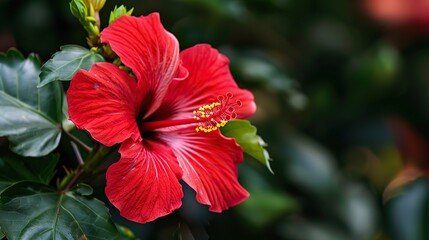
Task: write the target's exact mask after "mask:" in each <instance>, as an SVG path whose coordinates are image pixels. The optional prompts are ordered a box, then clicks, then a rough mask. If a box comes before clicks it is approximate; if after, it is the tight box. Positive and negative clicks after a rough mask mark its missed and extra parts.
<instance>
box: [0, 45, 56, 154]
mask: <svg viewBox="0 0 429 240" xmlns="http://www.w3.org/2000/svg"><path fill="white" fill-rule="evenodd" d="M40 66H41V63H40V61H39V59H38V58H37V57H36V56H35V55H32V54H31V55H30V56H29V57H28V58H27V59H25V58H24V57H23V56H22V55H21V54H20V53H19V52H18V51H16V50H14V49H11V50H9V51H8V52H7V53H6V54H2V55H0V112H1V114H0V136H6V137H8V139H9V142H10V143H11V149H12V150H13V151H14V152H16V153H18V154H20V155H23V156H31V157H37V156H43V155H47V154H48V153H50V152H51V151H52V150H53V149H55V148H56V147H57V146H58V143H59V141H60V137H61V129H60V123H61V120H62V112H61V107H62V106H61V102H62V99H61V96H62V90H61V88H60V86H59V85H58V83H52V84H49V85H46V86H45V87H43V88H37V84H38V82H39V77H38V76H39V72H40Z"/></svg>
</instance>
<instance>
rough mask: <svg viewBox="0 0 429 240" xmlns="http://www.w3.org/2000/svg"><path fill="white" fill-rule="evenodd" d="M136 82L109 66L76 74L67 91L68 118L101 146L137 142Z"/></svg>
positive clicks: (113, 66)
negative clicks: (126, 140) (130, 139)
mask: <svg viewBox="0 0 429 240" xmlns="http://www.w3.org/2000/svg"><path fill="white" fill-rule="evenodd" d="M136 85H137V84H136V81H135V80H134V79H133V78H131V77H130V76H128V75H127V74H126V73H125V72H124V71H122V70H120V69H119V68H118V67H117V66H115V65H113V64H111V63H97V64H95V65H94V66H93V67H92V68H91V69H90V70H89V72H87V71H84V70H81V71H79V72H77V73H76V74H75V76H74V77H73V79H72V80H71V83H70V88H69V89H68V91H67V101H68V106H69V115H70V119H71V120H72V121H73V122H74V123H75V124H76V126H77V127H78V128H81V129H86V130H88V131H89V133H90V134H91V136H92V137H93V138H94V139H96V140H97V141H99V142H101V143H102V144H104V145H107V146H111V145H113V144H115V143H119V142H122V141H124V140H125V139H128V138H132V139H134V140H140V139H141V135H140V131H139V129H138V126H137V124H136V116H137V114H138V110H139V108H138V101H137V99H136V93H135V91H136V87H137V86H136Z"/></svg>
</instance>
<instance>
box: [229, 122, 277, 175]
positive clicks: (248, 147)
mask: <svg viewBox="0 0 429 240" xmlns="http://www.w3.org/2000/svg"><path fill="white" fill-rule="evenodd" d="M256 130H257V129H256V127H254V126H252V125H251V124H250V122H249V121H247V120H233V121H229V122H228V123H227V124H226V125H225V126H224V127H222V128H221V132H222V134H223V135H224V136H225V137H230V138H235V140H236V141H237V143H238V144H239V145H240V146H241V148H242V149H243V151H244V152H245V153H247V154H249V155H250V156H252V157H254V158H255V159H256V160H258V161H259V162H261V163H262V164H265V165H266V166H267V168H268V170H270V172H271V173H273V170H272V169H271V166H270V161H271V158H270V156H269V155H268V152H267V150H265V149H264V147H265V146H266V143H265V142H264V140H262V138H261V137H259V136H258V135H257V134H256Z"/></svg>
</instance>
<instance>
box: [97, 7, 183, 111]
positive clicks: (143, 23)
mask: <svg viewBox="0 0 429 240" xmlns="http://www.w3.org/2000/svg"><path fill="white" fill-rule="evenodd" d="M101 41H102V42H105V43H109V44H110V46H111V47H112V49H113V51H115V53H116V54H118V56H119V57H120V59H121V61H122V62H123V63H124V64H125V65H126V66H128V67H130V68H131V69H132V70H133V72H134V74H135V75H136V77H137V79H138V85H139V89H140V91H141V96H142V98H143V99H142V100H141V101H142V102H143V103H144V105H143V106H142V108H143V109H145V112H144V116H143V118H146V117H147V116H148V115H150V114H151V113H153V112H154V111H155V110H156V109H157V108H158V107H159V105H160V104H161V102H162V99H163V98H164V95H165V93H166V91H167V89H168V85H169V84H170V83H171V81H172V79H173V78H174V77H176V75H177V74H178V73H177V72H178V66H179V43H178V42H177V39H176V38H175V37H174V36H173V35H172V34H170V33H169V32H167V31H166V30H165V29H164V27H163V26H162V24H161V22H160V19H159V14H158V13H153V14H150V15H148V16H146V17H144V16H142V17H139V18H137V17H131V16H124V17H121V18H119V19H118V20H116V21H115V22H114V23H113V24H112V25H110V26H109V27H107V28H106V29H105V30H104V31H103V32H102V33H101Z"/></svg>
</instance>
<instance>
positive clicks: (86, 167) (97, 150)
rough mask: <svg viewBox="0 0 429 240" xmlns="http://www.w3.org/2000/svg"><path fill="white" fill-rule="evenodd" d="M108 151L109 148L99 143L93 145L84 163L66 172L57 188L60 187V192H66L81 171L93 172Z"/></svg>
mask: <svg viewBox="0 0 429 240" xmlns="http://www.w3.org/2000/svg"><path fill="white" fill-rule="evenodd" d="M110 151H111V148H108V147H105V146H102V145H100V144H96V145H94V148H93V150H92V151H91V152H90V153H89V155H88V156H87V157H86V158H85V161H84V162H85V163H84V164H83V165H79V166H77V167H76V169H74V170H73V171H71V172H70V173H68V174H67V175H66V176H65V177H64V178H63V179H62V180H61V181H60V182H59V184H58V189H60V190H61V192H62V193H65V192H67V191H68V190H69V189H70V188H71V187H72V186H73V185H74V184H75V182H76V181H77V180H78V179H79V177H80V176H81V175H82V174H83V173H87V174H91V173H93V172H94V171H95V170H96V169H97V167H98V165H100V163H101V162H102V161H103V160H104V157H106V156H107V154H109V153H110Z"/></svg>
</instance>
